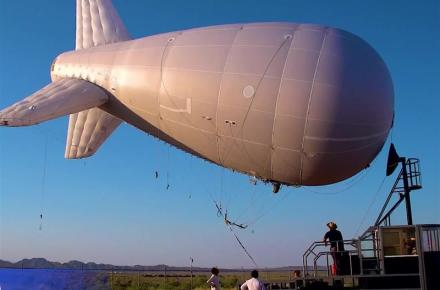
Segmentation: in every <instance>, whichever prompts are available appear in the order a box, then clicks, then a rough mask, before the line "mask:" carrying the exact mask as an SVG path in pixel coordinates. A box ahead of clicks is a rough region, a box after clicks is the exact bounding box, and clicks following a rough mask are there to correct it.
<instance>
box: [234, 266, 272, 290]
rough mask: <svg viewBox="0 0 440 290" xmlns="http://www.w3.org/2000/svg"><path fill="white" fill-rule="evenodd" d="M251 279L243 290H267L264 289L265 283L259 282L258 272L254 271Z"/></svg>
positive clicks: (243, 286) (244, 284) (242, 286)
mask: <svg viewBox="0 0 440 290" xmlns="http://www.w3.org/2000/svg"><path fill="white" fill-rule="evenodd" d="M251 277H252V278H251V279H249V280H247V281H246V282H244V283H243V284H242V285H241V286H240V289H241V290H266V287H264V284H263V282H261V281H260V280H258V271H257V270H253V271H252V272H251Z"/></svg>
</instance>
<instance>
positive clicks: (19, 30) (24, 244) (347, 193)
mask: <svg viewBox="0 0 440 290" xmlns="http://www.w3.org/2000/svg"><path fill="white" fill-rule="evenodd" d="M114 5H115V7H116V8H117V10H118V11H119V14H120V16H121V18H122V19H123V21H124V22H125V24H126V27H127V29H128V30H129V31H130V33H131V35H132V36H133V37H135V38H138V37H143V36H148V35H153V34H156V33H161V32H168V31H174V30H181V29H185V28H192V27H199V26H208V25H215V24H223V23H237V22H258V21H288V22H299V23H317V24H323V25H328V26H333V27H337V28H342V29H345V30H348V31H350V32H352V33H355V34H357V35H358V36H360V37H361V38H363V39H365V40H366V41H367V42H368V43H370V44H371V45H372V46H373V47H374V48H375V49H376V50H377V51H378V52H379V54H380V55H381V56H382V58H383V59H384V60H385V62H386V64H387V65H388V67H389V69H390V72H391V76H392V78H393V81H394V87H395V111H396V119H395V126H394V129H393V131H392V140H393V142H394V143H395V144H396V147H397V150H398V152H399V153H400V154H401V155H403V156H408V157H418V158H420V159H421V166H422V175H423V177H422V178H423V189H422V190H419V191H415V192H413V194H412V200H413V214H414V221H415V223H440V215H439V212H440V197H439V195H440V186H439V180H440V157H439V148H440V136H439V135H440V130H439V129H440V124H439V121H440V117H439V109H440V96H439V87H438V86H439V84H440V56H439V51H440V4H439V2H438V1H435V0H433V1H391V0H389V1H382V0H378V1H305V0H304V1H292V0H289V1H288V0H285V1H281V0H277V1H274V0H271V1H266V0H261V1H255V0H247V1H244V0H240V1H237V0H223V1H206V0H200V1H195V0H186V1H177V0H169V1H134V0H114ZM74 45H75V3H74V1H57V0H40V1H25V2H23V1H7V0H0V108H4V107H6V106H8V105H11V104H12V103H15V102H16V101H18V100H20V99H22V98H23V97H25V96H28V95H29V94H31V93H33V92H34V91H36V90H38V89H40V88H41V87H43V86H45V85H46V84H48V83H49V82H50V77H49V68H50V64H51V62H52V60H53V59H54V58H55V57H56V56H57V55H58V54H60V53H61V52H63V51H66V50H72V49H74ZM67 121H68V120H67V117H63V118H60V119H57V120H53V121H50V122H47V123H45V124H41V125H38V126H32V127H27V128H12V129H11V128H0V259H6V260H11V261H17V260H19V259H22V258H30V257H45V258H47V259H50V260H56V261H62V262H65V261H69V260H71V259H78V260H82V261H94V262H104V263H113V264H127V265H134V264H143V265H154V264H159V263H165V264H170V265H188V264H189V257H190V256H192V257H194V260H195V265H197V266H211V265H218V266H220V267H241V266H244V267H251V266H252V264H251V262H250V261H249V259H248V258H247V257H246V256H245V255H244V254H243V252H242V250H241V248H240V247H239V246H238V245H237V243H236V241H235V239H234V237H233V236H232V234H231V233H230V232H229V230H228V229H227V228H226V227H225V225H224V223H223V221H222V219H221V218H218V217H217V215H216V209H215V207H214V204H213V202H212V199H213V198H221V199H222V200H224V201H225V202H226V201H227V200H229V203H228V205H229V209H230V214H231V215H235V216H239V215H242V217H241V218H240V219H238V221H239V222H240V221H243V222H252V221H253V220H255V219H257V218H258V217H260V216H261V215H263V217H262V218H260V219H259V220H258V221H257V223H255V224H253V225H252V227H250V228H249V229H248V230H246V231H240V230H238V235H239V236H240V238H241V239H242V241H243V242H244V243H245V244H246V245H247V247H248V250H249V252H250V253H251V254H252V255H253V256H254V258H255V260H256V261H257V263H258V264H259V266H261V267H266V266H268V267H270V266H282V265H299V264H301V255H302V253H303V252H304V250H305V248H307V247H308V246H309V244H310V243H311V242H312V241H313V240H319V239H321V238H322V236H323V234H324V232H325V231H326V226H325V224H326V222H328V221H330V220H334V221H336V222H337V223H338V225H339V228H340V230H341V231H342V232H343V234H344V237H345V238H352V237H354V236H355V235H356V234H360V233H361V232H362V231H363V230H365V229H366V228H367V226H368V225H369V224H371V223H372V222H373V221H374V219H375V218H376V216H377V214H378V211H379V209H380V207H381V205H382V203H383V201H384V199H385V197H386V195H387V194H388V191H389V189H390V187H391V185H392V183H393V182H394V179H393V178H388V179H386V180H385V183H384V186H383V187H382V188H381V190H380V191H378V188H379V185H380V184H381V182H382V180H383V177H384V172H385V165H386V153H387V148H388V145H389V142H390V140H388V141H387V144H386V145H385V148H386V149H385V150H383V151H382V152H381V153H380V155H379V156H378V158H377V159H376V160H375V161H374V162H373V164H372V166H371V167H370V168H369V169H368V170H367V171H364V172H362V173H360V174H359V175H358V176H355V177H354V178H353V179H352V180H348V181H345V182H342V183H340V184H336V185H333V186H324V187H303V188H283V189H282V190H281V192H280V193H279V195H278V196H275V197H274V196H273V195H272V193H271V187H270V186H269V185H264V184H261V183H259V184H258V185H257V186H254V185H252V184H251V183H250V182H249V181H248V177H247V176H244V175H241V174H238V173H232V172H230V171H227V170H222V169H221V168H220V167H218V166H215V165H212V164H209V163H207V162H204V161H202V160H200V159H197V158H195V157H192V156H190V155H188V154H186V153H183V152H182V151H179V150H176V149H174V148H170V147H169V146H168V145H166V144H165V143H163V142H159V141H156V140H155V139H153V138H151V137H149V136H148V135H146V134H144V133H142V132H140V131H139V130H137V129H135V128H133V127H131V126H130V125H127V124H124V125H122V126H121V127H120V128H118V129H117V131H116V132H115V133H114V134H113V135H112V136H111V137H110V138H109V139H108V140H107V142H106V143H105V144H104V145H103V146H102V148H101V149H100V150H99V152H98V153H97V154H96V155H95V156H93V157H92V158H89V159H84V160H65V159H64V158H63V156H64V147H65V144H64V142H65V136H66V130H67V129H66V128H67ZM46 149H47V161H46V162H45V161H44V160H45V158H44V156H45V154H44V152H45V150H46ZM45 164H46V165H45ZM45 169H46V178H45V179H44V178H43V176H44V171H45ZM155 171H158V172H159V178H158V179H156V178H155V176H154V172H155ZM167 175H168V181H169V184H170V188H169V190H166V185H167ZM377 192H378V193H377ZM376 193H377V194H376ZM250 201H253V202H252V206H250V207H249V206H248V205H249V204H250ZM41 213H42V214H43V220H42V230H41V231H40V230H39V226H40V218H39V215H40V214H41ZM393 222H395V223H399V222H405V215H404V212H403V211H402V210H400V211H398V212H397V213H396V215H395V217H394V218H393Z"/></svg>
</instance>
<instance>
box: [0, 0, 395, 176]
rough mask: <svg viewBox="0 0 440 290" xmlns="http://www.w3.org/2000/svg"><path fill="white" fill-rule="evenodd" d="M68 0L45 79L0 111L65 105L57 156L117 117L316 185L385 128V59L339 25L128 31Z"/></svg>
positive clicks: (92, 6)
mask: <svg viewBox="0 0 440 290" xmlns="http://www.w3.org/2000/svg"><path fill="white" fill-rule="evenodd" d="M77 9H78V13H77V39H76V40H77V42H76V50H74V51H70V52H66V53H63V54H61V55H59V56H58V57H57V58H56V59H55V60H54V62H53V64H52V66H51V77H52V81H53V82H52V83H51V84H49V85H48V86H47V87H45V88H43V89H42V90H40V91H38V92H37V93H35V94H33V95H31V96H30V97H28V98H26V99H25V100H23V101H21V102H18V103H17V104H15V105H12V106H11V107H9V108H7V109H5V110H3V111H1V112H0V124H1V125H4V126H27V125H32V124H36V123H39V122H43V121H46V120H49V119H53V118H56V117H59V116H63V115H70V118H69V129H68V136H67V146H66V158H83V157H88V156H91V155H93V154H94V153H95V152H96V151H97V149H98V148H99V146H100V145H101V144H102V143H103V142H104V141H105V139H106V138H107V137H108V136H109V135H110V134H111V133H112V132H113V130H114V129H115V128H116V127H117V126H118V125H119V124H120V122H121V120H122V121H125V122H127V123H129V124H132V125H133V126H135V127H137V128H139V129H141V130H143V131H144V132H146V133H148V134H150V135H153V136H155V137H158V138H160V139H162V140H164V141H166V142H168V143H170V144H172V145H174V146H176V147H178V148H181V149H183V150H185V151H187V152H189V153H191V154H194V155H197V156H199V157H201V158H204V159H206V160H209V161H211V162H214V163H216V164H218V165H220V166H223V167H226V168H230V169H233V170H236V171H240V172H243V173H246V174H249V175H253V176H256V177H258V178H260V179H262V180H265V181H271V182H277V183H282V184H287V185H324V184H330V183H335V182H338V181H341V180H344V179H347V178H349V177H351V176H353V175H355V174H356V173H358V172H359V171H360V170H362V169H364V168H366V167H367V166H368V165H369V163H370V162H371V161H372V160H373V159H374V158H375V156H376V155H377V154H378V152H379V151H380V150H381V148H382V146H383V144H384V142H385V140H386V138H387V136H388V132H389V130H390V129H391V126H392V122H393V106H394V104H393V102H394V101H393V99H394V97H393V95H394V94H393V86H392V80H391V77H390V74H389V72H388V69H387V67H386V65H385V64H384V62H383V60H382V59H381V57H380V56H379V55H378V54H377V53H376V51H375V50H374V49H373V48H372V47H371V46H370V45H368V44H367V43H366V42H365V41H363V40H362V39H360V38H359V37H357V36H355V35H353V34H351V33H349V32H346V31H342V30H339V29H335V28H329V27H325V26H318V25H309V24H295V23H250V24H231V25H220V26H211V27H203V28H196V29H189V30H182V31H176V32H171V33H164V34H159V35H154V36H149V37H145V38H141V39H136V40H130V37H129V34H128V33H127V31H126V29H125V27H124V26H123V24H122V22H121V20H120V19H119V17H118V16H117V14H116V12H115V10H114V8H113V6H112V5H111V2H110V1H104V0H101V1H98V0H88V1H78V2H77Z"/></svg>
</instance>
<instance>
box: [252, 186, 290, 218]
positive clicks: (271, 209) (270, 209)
mask: <svg viewBox="0 0 440 290" xmlns="http://www.w3.org/2000/svg"><path fill="white" fill-rule="evenodd" d="M287 196H289V192H286V193H285V194H284V195H283V196H282V197H281V198H280V199H278V201H276V202H275V203H274V204H273V206H271V207H270V208H268V209H267V210H265V211H264V212H263V213H262V214H261V215H259V216H258V217H257V218H256V219H254V220H253V221H251V222H249V223H248V225H249V226H254V225H255V224H257V222H259V221H260V220H261V219H262V218H263V217H265V216H266V215H268V214H269V212H271V211H273V210H274V209H275V208H276V207H278V206H279V205H280V204H281V202H283V201H284V200H285V199H286V198H287Z"/></svg>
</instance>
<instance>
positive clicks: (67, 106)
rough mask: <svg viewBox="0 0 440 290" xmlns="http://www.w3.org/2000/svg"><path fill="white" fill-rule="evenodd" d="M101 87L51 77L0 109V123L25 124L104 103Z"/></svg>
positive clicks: (79, 81)
mask: <svg viewBox="0 0 440 290" xmlns="http://www.w3.org/2000/svg"><path fill="white" fill-rule="evenodd" d="M107 100H108V96H107V93H106V91H105V90H103V89H102V88H100V87H98V86H96V85H94V84H92V83H89V82H87V81H83V80H77V79H61V80H58V81H55V82H53V83H51V84H49V85H47V86H45V87H44V88H42V89H41V90H39V91H37V92H36V93H34V94H32V95H30V96H29V97H27V98H26V99H24V100H22V101H20V102H18V103H16V104H14V105H12V106H10V107H9V108H6V109H4V110H2V111H1V112H0V126H10V127H19V126H29V125H34V124H38V123H41V122H44V121H47V120H51V119H55V118H57V117H60V116H65V115H67V114H70V113H75V112H79V111H82V110H84V109H89V108H93V107H96V106H100V105H102V104H104V103H106V102H107Z"/></svg>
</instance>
